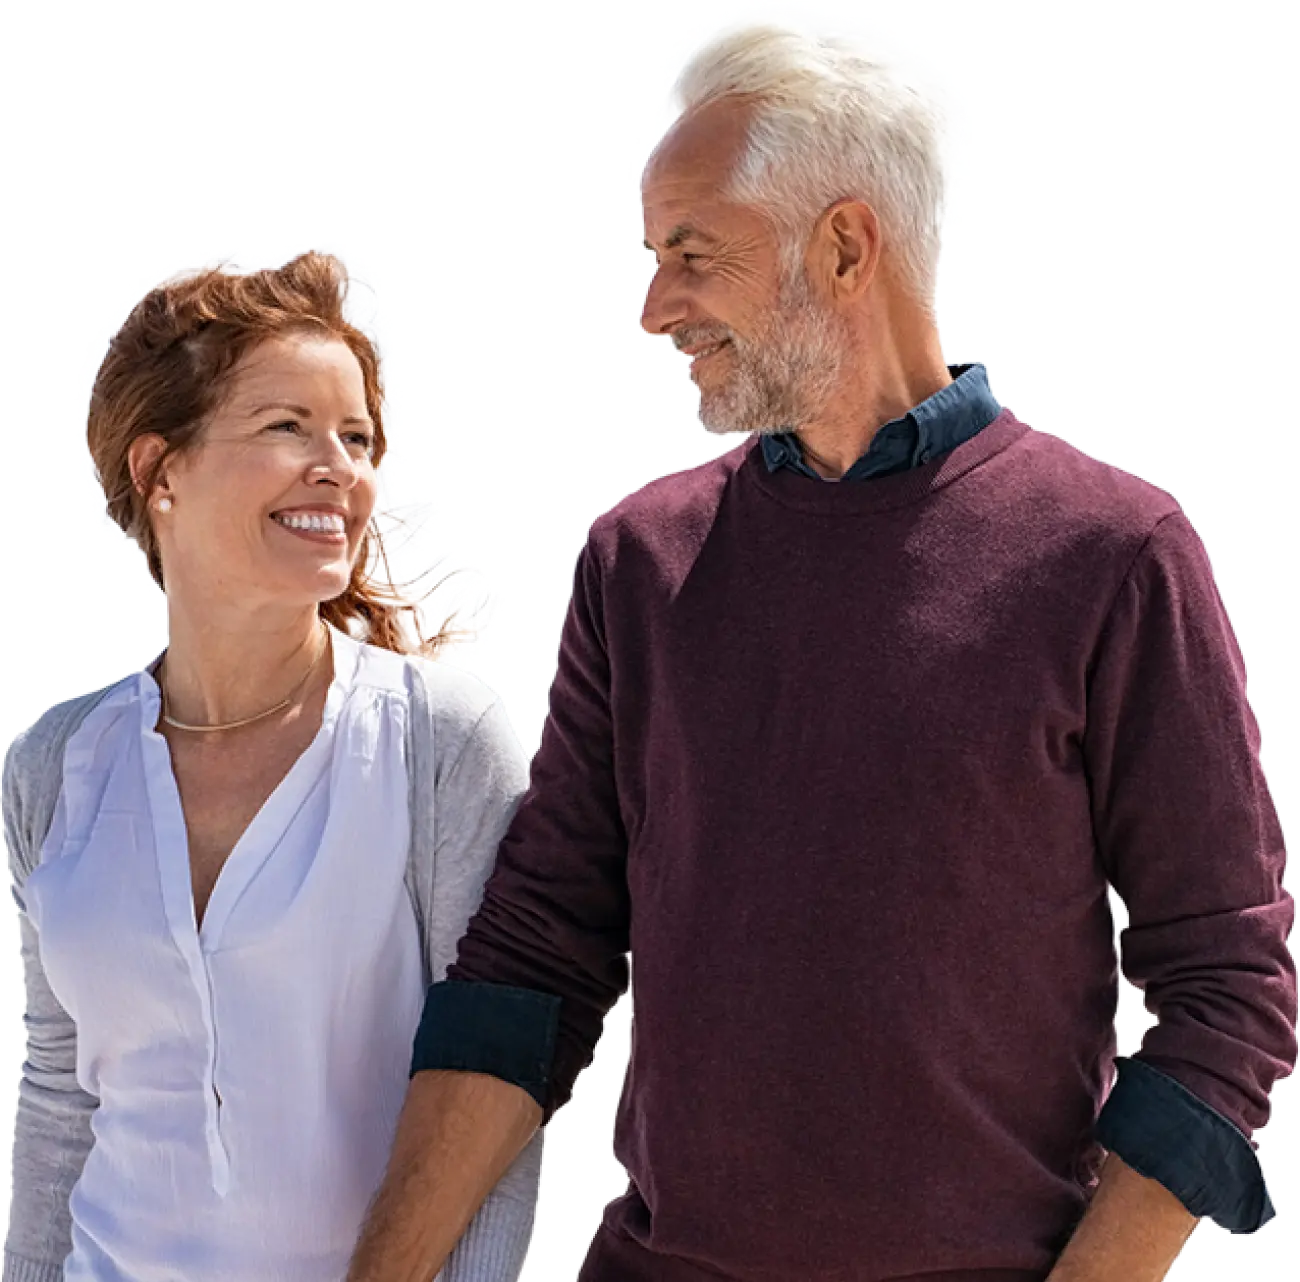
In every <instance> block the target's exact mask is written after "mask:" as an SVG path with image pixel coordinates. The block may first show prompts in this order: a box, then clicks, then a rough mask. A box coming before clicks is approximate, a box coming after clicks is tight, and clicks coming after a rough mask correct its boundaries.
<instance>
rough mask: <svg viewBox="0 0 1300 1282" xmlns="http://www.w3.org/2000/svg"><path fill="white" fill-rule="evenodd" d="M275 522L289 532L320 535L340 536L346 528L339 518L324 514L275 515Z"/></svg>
mask: <svg viewBox="0 0 1300 1282" xmlns="http://www.w3.org/2000/svg"><path fill="white" fill-rule="evenodd" d="M275 520H277V521H278V522H279V523H280V524H281V525H284V526H288V528H289V529H291V530H316V531H318V532H319V533H322V534H342V533H343V532H344V530H345V528H346V527H345V525H344V522H343V518H342V517H341V516H331V515H328V514H326V513H324V512H310V513H302V514H300V515H293V514H290V515H281V514H280V513H277V514H276V516H275Z"/></svg>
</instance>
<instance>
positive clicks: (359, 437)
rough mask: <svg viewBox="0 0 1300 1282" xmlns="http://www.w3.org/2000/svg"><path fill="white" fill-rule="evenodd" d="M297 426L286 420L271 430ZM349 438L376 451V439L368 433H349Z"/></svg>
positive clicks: (274, 425)
mask: <svg viewBox="0 0 1300 1282" xmlns="http://www.w3.org/2000/svg"><path fill="white" fill-rule="evenodd" d="M296 426H298V424H296V423H295V421H294V420H292V419H286V420H285V421H283V423H273V424H272V425H270V429H269V430H272V432H276V430H278V429H279V428H296ZM348 436H350V437H352V438H354V439H355V441H356V442H357V443H359V445H360V446H363V447H364V449H367V450H373V449H374V438H373V437H372V436H369V434H368V433H365V432H348Z"/></svg>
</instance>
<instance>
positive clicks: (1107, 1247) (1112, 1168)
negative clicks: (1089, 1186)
mask: <svg viewBox="0 0 1300 1282" xmlns="http://www.w3.org/2000/svg"><path fill="white" fill-rule="evenodd" d="M1196 1225H1197V1220H1196V1217H1195V1216H1194V1215H1192V1214H1191V1213H1190V1212H1189V1211H1188V1210H1187V1209H1186V1207H1184V1206H1183V1204H1182V1203H1181V1202H1180V1201H1179V1200H1178V1199H1177V1198H1176V1197H1175V1196H1174V1195H1173V1194H1172V1193H1171V1192H1169V1190H1168V1189H1167V1188H1165V1187H1164V1185H1163V1184H1158V1183H1157V1182H1156V1181H1155V1180H1149V1179H1147V1178H1146V1176H1145V1175H1139V1174H1138V1173H1137V1172H1136V1171H1135V1170H1134V1169H1133V1168H1132V1167H1131V1166H1129V1165H1127V1163H1125V1162H1124V1161H1122V1160H1121V1159H1120V1158H1119V1157H1117V1156H1116V1155H1115V1154H1114V1153H1108V1154H1107V1155H1106V1161H1105V1164H1104V1165H1103V1166H1102V1168H1101V1180H1100V1182H1099V1183H1098V1185H1097V1191H1096V1193H1094V1194H1093V1198H1092V1202H1091V1203H1090V1205H1089V1207H1088V1209H1087V1211H1086V1212H1085V1213H1084V1216H1083V1219H1082V1220H1080V1221H1079V1227H1078V1228H1077V1229H1076V1230H1075V1231H1074V1236H1073V1237H1072V1238H1071V1239H1070V1244H1069V1245H1068V1246H1067V1247H1066V1248H1065V1251H1064V1252H1063V1253H1062V1255H1061V1258H1060V1259H1059V1260H1058V1261H1057V1262H1056V1267H1055V1268H1054V1269H1053V1270H1052V1271H1051V1273H1050V1274H1048V1277H1047V1282H1161V1279H1162V1278H1164V1276H1165V1274H1167V1273H1168V1272H1169V1268H1170V1266H1171V1265H1172V1264H1173V1262H1174V1260H1175V1259H1176V1258H1177V1256H1178V1253H1179V1251H1181V1250H1182V1249H1183V1244H1184V1243H1185V1242H1186V1241H1187V1239H1188V1237H1189V1236H1190V1235H1191V1232H1192V1230H1193V1229H1194V1228H1195V1227H1196Z"/></svg>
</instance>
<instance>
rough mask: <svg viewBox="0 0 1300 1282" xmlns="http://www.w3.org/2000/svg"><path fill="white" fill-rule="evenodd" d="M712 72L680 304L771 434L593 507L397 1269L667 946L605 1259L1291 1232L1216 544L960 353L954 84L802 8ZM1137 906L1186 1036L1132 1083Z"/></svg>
mask: <svg viewBox="0 0 1300 1282" xmlns="http://www.w3.org/2000/svg"><path fill="white" fill-rule="evenodd" d="M681 90H682V97H683V107H684V110H683V114H682V116H681V118H680V119H679V120H678V122H677V123H676V124H675V125H674V127H673V128H672V130H671V131H670V132H669V133H668V135H667V136H666V137H665V139H664V140H663V141H662V143H661V144H660V146H659V148H658V149H657V150H656V152H655V154H654V155H653V156H652V158H651V160H650V162H649V165H648V166H647V169H646V171H645V176H644V180H643V188H642V193H643V199H644V209H645V232H646V243H647V245H648V246H649V247H650V248H651V249H652V250H653V252H654V254H655V257H656V260H657V263H658V270H657V272H656V274H655V277H654V280H653V282H652V284H651V286H650V290H649V295H648V297H647V300H646V305H645V313H644V316H643V324H644V325H645V327H646V328H647V329H648V330H649V331H650V332H651V333H655V334H666V335H669V336H671V338H672V339H673V342H674V343H675V344H676V345H677V347H678V348H680V349H681V350H682V351H684V352H686V353H687V354H688V355H690V356H692V358H693V360H692V365H691V374H692V377H693V378H694V380H695V382H696V383H697V385H698V387H699V390H700V403H701V417H702V418H703V420H704V422H705V424H706V425H707V426H708V427H709V428H710V429H711V430H714V431H718V432H732V431H736V432H748V433H753V434H755V435H754V436H753V437H752V438H751V439H749V440H746V441H745V442H744V443H743V444H742V445H741V446H740V447H739V448H737V449H735V450H733V451H731V452H730V453H728V454H726V455H724V456H723V457H722V458H721V459H718V460H716V461H715V462H713V463H710V464H707V465H706V466H704V467H701V468H697V469H695V470H693V471H691V472H687V473H684V474H681V475H679V476H673V477H668V478H666V479H664V480H661V481H659V482H656V483H655V484H652V485H650V486H649V487H648V488H646V489H645V490H643V491H641V492H640V493H639V494H636V495H633V496H632V497H631V498H629V499H628V500H626V501H625V502H624V503H623V504H621V505H620V506H619V507H618V508H616V509H615V510H614V511H613V512H611V513H609V514H607V515H606V516H604V517H602V518H601V519H600V520H598V521H597V522H596V523H595V525H594V526H593V528H592V532H591V537H590V539H589V542H588V544H587V547H586V548H585V550H584V551H583V554H582V556H581V558H580V560H579V564H578V571H577V577H576V581H575V586H574V595H573V601H572V605H571V608H570V611H569V615H568V618H567V621H566V624H565V629H564V635H563V639H562V642H561V652H560V660H559V670H558V674H557V677H556V681H555V685H554V687H553V690H552V696H551V709H550V715H549V718H548V721H547V724H546V728H545V732H544V735H543V740H542V745H541V748H540V751H539V752H538V755H537V757H536V759H535V761H534V763H533V772H532V781H531V787H530V789H529V792H528V794H527V796H526V797H525V799H524V801H523V803H522V805H521V808H520V810H519V812H518V814H517V816H516V818H515V821H514V823H513V825H512V827H511V830H510V832H509V833H508V835H507V837H506V839H505V841H504V843H503V845H502V847H501V850H500V854H499V858H498V864H497V870H496V872H495V874H494V876H493V879H492V881H491V882H490V883H489V886H488V888H487V892H486V894H485V898H484V902H483V905H482V908H481V910H480V912H479V914H478V915H477V917H476V918H475V919H474V921H473V922H472V923H471V925H470V928H469V931H468V933H467V935H466V937H465V939H464V940H463V941H462V942H461V946H460V953H459V958H458V961H457V964H456V965H455V966H454V967H453V968H452V969H451V970H450V971H449V976H448V982H445V983H441V984H436V985H435V986H434V987H433V988H432V989H431V990H430V993H429V999H428V1004H427V1007H426V1012H425V1018H424V1021H423V1023H422V1025H421V1030H420V1036H419V1038H418V1040H417V1046H416V1054H415V1064H414V1067H415V1070H416V1072H415V1075H414V1079H413V1082H412V1087H411V1094H410V1097H409V1099H408V1103H407V1108H406V1113H405V1115H404V1118H403V1122H402V1128H401V1132H400V1135H399V1140H398V1143H397V1146H396V1149H395V1152H394V1156H393V1161H392V1166H391V1169H390V1173H389V1178H388V1180H387V1182H386V1184H385V1188H384V1189H383V1191H382V1192H381V1195H380V1197H379V1199H378V1201H377V1203H376V1206H375V1208H374V1211H373V1214H372V1219H371V1223H370V1227H369V1230H368V1232H367V1234H366V1235H365V1236H364V1237H363V1241H362V1245H361V1247H360V1249H359V1251H358V1256H357V1260H356V1263H355V1265H354V1271H353V1277H354V1279H356V1280H357V1282H363V1280H364V1282H375V1280H377V1279H383V1280H384V1282H398V1280H399V1279H400V1280H402V1282H406V1280H407V1279H412V1280H413V1279H417V1278H428V1277H429V1276H431V1274H432V1273H433V1272H434V1271H435V1270H436V1269H437V1268H438V1267H439V1266H440V1264H441V1262H442V1260H443V1259H444V1258H445V1256H446V1254H447V1252H448V1251H449V1250H450V1248H451V1246H452V1245H453V1244H454V1243H455V1241H456V1239H457V1237H458V1235H459V1234H460V1233H461V1232H462V1230H463V1228H464V1226H465V1225H466V1224H467V1223H469V1222H470V1219H471V1217H472V1216H473V1214H474V1212H475V1209H476V1207H477V1205H478V1203H479V1201H480V1200H481V1199H482V1198H483V1197H484V1195H485V1194H486V1192H487V1191H488V1190H489V1189H490V1188H491V1187H492V1185H493V1183H494V1181H495V1180H496V1179H497V1178H498V1176H499V1175H500V1173H501V1172H502V1171H503V1170H504V1169H505V1167H506V1166H507V1165H508V1163H509V1162H510V1161H511V1160H512V1158H513V1157H514V1155H515V1154H516V1153H517V1152H518V1151H519V1149H520V1147H521V1146H522V1145H523V1143H524V1142H525V1141H526V1139H527V1138H528V1136H529V1134H530V1133H531V1132H532V1130H533V1129H534V1127H535V1126H536V1125H537V1123H538V1122H539V1121H541V1120H544V1119H545V1118H547V1117H549V1116H550V1115H551V1114H552V1113H553V1111H554V1110H555V1109H556V1108H557V1107H559V1106H560V1105H561V1104H563V1103H564V1101H565V1100H566V1099H567V1098H568V1096H569V1093H570V1090H571V1088H572V1085H573V1081H574V1078H575V1077H576V1075H577V1074H578V1072H579V1071H580V1070H581V1069H582V1067H584V1066H585V1065H586V1064H587V1063H588V1062H589V1060H590V1058H591V1054H592V1048H593V1046H594V1044H595V1042H596V1039H597V1037H598V1036H599V1033H600V1029H601V1021H602V1019H603V1016H604V1015H605V1013H606V1011H607V1010H608V1009H609V1007H610V1006H611V1005H612V1004H613V1002H614V1001H615V1000H616V999H617V998H618V996H619V995H620V994H621V992H622V991H623V989H624V987H625V985H626V983H627V977H628V971H627V967H626V956H627V954H628V952H629V949H630V952H631V954H632V956H633V957H634V959H635V1023H634V1028H633V1042H632V1062H631V1066H630V1070H629V1073H628V1078H627V1085H626V1088H625V1092H624V1096H623V1101H622V1104H621V1107H620V1110H619V1116H618V1124H617V1133H616V1138H615V1145H616V1151H617V1153H618V1156H619V1158H620V1159H621V1160H622V1161H623V1163H624V1165H625V1166H626V1167H627V1169H628V1172H629V1174H630V1176H631V1182H630V1186H629V1189H628V1192H627V1193H626V1195H625V1196H623V1197H622V1198H620V1199H619V1200H618V1201H616V1202H615V1203H613V1205H612V1206H611V1207H610V1208H609V1209H608V1211H607V1212H606V1216H605V1221H604V1224H603V1225H602V1227H601V1228H600V1230H599V1232H598V1233H597V1236H596V1239H595V1241H594V1243H593V1245H592V1248H591V1251H590V1253H589V1255H588V1258H587V1261H586V1264H585V1266H584V1268H583V1271H582V1274H581V1279H582V1282H706V1280H708V1279H715V1280H716V1279H720V1278H721V1279H732V1280H734V1282H760V1280H761V1282H886V1280H887V1282H900V1280H902V1279H918V1280H919V1279H920V1278H921V1277H923V1278H924V1279H925V1282H1041V1280H1042V1279H1043V1278H1045V1277H1046V1278H1050V1279H1051V1282H1148V1280H1151V1282H1154V1280H1156V1279H1159V1278H1162V1277H1164V1276H1165V1273H1166V1271H1167V1269H1168V1267H1169V1265H1170V1263H1171V1262H1172V1260H1173V1259H1174V1257H1175V1256H1176V1254H1177V1253H1178V1251H1179V1249H1180V1247H1181V1245H1182V1243H1183V1242H1184V1241H1185V1239H1186V1237H1187V1235H1188V1234H1189V1233H1190V1232H1191V1230H1192V1228H1193V1226H1194V1224H1195V1223H1196V1219H1197V1218H1198V1217H1200V1216H1210V1217H1212V1218H1214V1219H1215V1220H1217V1221H1218V1222H1219V1223H1221V1224H1223V1225H1225V1226H1226V1227H1228V1228H1230V1229H1233V1230H1234V1231H1251V1230H1253V1229H1255V1228H1257V1227H1259V1225H1260V1224H1262V1223H1263V1222H1264V1221H1265V1220H1266V1219H1268V1218H1269V1216H1270V1215H1271V1213H1272V1212H1271V1206H1270V1204H1269V1200H1268V1196H1267V1192H1266V1190H1265V1187H1264V1182H1263V1177H1262V1175H1261V1173H1260V1170H1259V1167H1258V1164H1257V1162H1256V1159H1255V1155H1254V1151H1253V1147H1252V1144H1251V1142H1250V1140H1249V1138H1248V1137H1249V1135H1250V1134H1251V1132H1252V1130H1253V1129H1255V1128H1257V1127H1259V1126H1260V1125H1262V1124H1263V1122H1264V1121H1265V1119H1266V1117H1267V1114H1268V1099H1267V1096H1268V1091H1269V1089H1270V1087H1271V1085H1272V1083H1273V1082H1274V1081H1275V1080H1276V1079H1277V1078H1278V1077H1279V1076H1282V1075H1284V1074H1285V1073H1287V1072H1289V1071H1290V1069H1291V1067H1292V1066H1293V1064H1294V1060H1295V1053H1296V1044H1295V1013H1296V986H1295V971H1294V967H1293V965H1292V962H1291V959H1290V957H1289V955H1288V953H1287V950H1286V946H1285V940H1286V937H1287V934H1288V932H1289V929H1290V926H1291V922H1292V911H1293V906H1292V903H1291V900H1290V898H1289V896H1288V895H1287V894H1286V892H1285V891H1284V890H1283V889H1282V887H1281V880H1280V879H1281V873H1282V867H1283V859H1284V856H1283V849H1282V843H1281V836H1280V833H1279V831H1278V826H1277V820H1276V817H1275V814H1274V811H1273V808H1272V805H1271V802H1270V800H1269V797H1268V794H1267V790H1266V787H1265V783H1264V779H1263V777H1262V774H1261V772H1260V767H1259V761H1258V753H1257V748H1258V740H1257V733H1256V728H1255V723H1254V720H1253V718H1252V716H1251V712H1250V709H1249V707H1248V706H1247V703H1246V699H1245V693H1244V676H1243V673H1242V669H1241V664H1240V657H1239V655H1238V652H1237V649H1236V645H1235V642H1234V640H1233V637H1232V633H1231V630H1230V628H1229V625H1228V622H1227V619H1226V618H1225V616H1224V613H1223V609H1222V606H1221V604H1220V602H1219V599H1218V597H1217V594H1216V591H1215V588H1214V583H1213V579H1212V576H1211V573H1210V568H1209V565H1208V562H1207V560H1206V558H1205V554H1204V551H1203V549H1202V547H1201V544H1200V542H1199V541H1198V539H1197V537H1196V535H1195V533H1194V531H1193V530H1192V528H1191V526H1190V525H1189V524H1188V522H1187V520H1186V518H1185V516H1184V515H1183V514H1182V512H1181V511H1180V509H1179V507H1178V505H1177V504H1176V503H1175V502H1174V500H1172V499H1171V498H1169V497H1168V496H1167V495H1165V494H1164V493H1162V492H1161V491H1159V490H1156V489H1154V488H1152V487H1150V486H1148V485H1146V484H1144V483H1142V482H1140V481H1138V480H1136V479H1134V478H1132V477H1130V476H1127V475H1125V474H1123V473H1121V472H1118V471H1116V470H1114V469H1112V468H1109V467H1106V466H1104V465H1102V464H1100V463H1097V462H1094V461H1092V460H1091V459H1088V458H1086V457H1084V456H1083V455H1081V454H1080V453H1078V452H1077V451H1076V450H1073V449H1072V448H1070V447H1069V446H1067V445H1065V444H1063V443H1062V442H1060V441H1058V440H1056V439H1054V438H1052V437H1050V436H1047V435H1045V434H1041V433H1038V432H1035V431H1033V430H1031V429H1030V428H1028V427H1027V426H1026V425H1024V424H1022V423H1021V422H1019V421H1018V420H1017V419H1016V418H1015V417H1014V416H1013V415H1012V414H1011V413H1010V412H1009V411H1006V410H1003V409H1002V408H1001V407H1000V406H999V405H998V404H997V403H996V401H995V400H994V399H993V396H992V393H991V392H990V391H989V388H988V384H987V381H986V378H985V375H984V371H983V369H982V368H981V367H980V366H967V367H957V368H951V369H950V368H948V367H947V366H945V364H944V362H943V359H942V357H941V355H940V345H939V340H938V335H937V332H936V329H935V325H934V319H933V312H932V306H931V302H932V292H933V281H934V266H935V259H936V256H937V240H938V237H937V222H938V207H939V200H940V193H941V186H942V184H941V177H940V172H939V167H938V164H937V161H936V158H935V141H934V131H933V128H932V125H931V121H930V117H929V115H928V113H927V111H926V108H925V106H924V104H923V103H921V102H920V101H919V100H918V99H917V98H916V97H915V96H913V95H912V94H910V93H909V92H908V91H907V90H905V89H903V88H901V87H900V86H898V85H897V84H896V83H895V82H894V81H893V80H892V79H891V78H890V77H889V76H888V75H887V74H886V73H885V72H884V71H883V70H882V69H880V68H879V67H876V66H873V65H871V64H869V63H867V62H865V61H863V60H862V59H860V58H857V57H855V56H853V55H852V54H851V53H849V52H848V51H846V50H843V49H842V48H840V47H838V46H831V45H827V44H822V43H817V42H810V41H805V40H802V39H800V38H798V37H794V36H791V35H788V34H785V33H781V32H774V31H770V30H756V31H750V32H746V33H742V34H740V35H738V36H735V37H732V38H729V39H728V40H726V41H723V42H721V43H720V44H719V45H717V46H715V47H713V48H711V49H709V50H707V51H705V52H704V53H703V54H702V55H700V57H699V58H698V59H697V60H696V62H695V63H693V64H692V66H691V67H690V68H689V69H688V71H687V72H686V74H685V76H684V78H683V81H682V85H681ZM1108 884H1109V885H1113V886H1114V887H1115V888H1116V889H1117V891H1118V892H1119V894H1120V895H1121V896H1122V897H1123V899H1124V900H1125V901H1126V903H1127V906H1128V910H1129V915H1130V926H1129V929H1128V930H1127V931H1126V932H1125V935H1124V937H1123V941H1122V961H1123V966H1124V969H1125V973H1126V974H1127V976H1128V977H1129V978H1130V979H1131V980H1132V981H1133V982H1135V983H1137V984H1139V985H1141V986H1143V987H1144V988H1145V990H1146V997H1147V1003H1148V1006H1149V1007H1150V1008H1151V1009H1152V1010H1153V1012H1154V1013H1155V1014H1156V1015H1157V1016H1158V1022H1157V1024H1156V1025H1155V1027H1154V1028H1153V1029H1152V1030H1151V1031H1150V1033H1149V1034H1148V1035H1147V1037H1146V1039H1145V1041H1144V1043H1143V1047H1142V1050H1141V1051H1140V1053H1139V1054H1137V1055H1136V1056H1134V1057H1133V1058H1131V1059H1127V1060H1121V1061H1119V1069H1118V1080H1117V1081H1116V1083H1115V1085H1114V1088H1113V1090H1112V1089H1111V1086H1112V1077H1113V1076H1114V1072H1113V1070H1114V1065H1115V1038H1114V1028H1113V1016H1114V1011H1115V1001H1116V976H1115V956H1114V945H1113V938H1112V923H1111V918H1110V914H1109V909H1108V903H1107V886H1108ZM1108 1092H1109V1095H1108ZM1103 1101H1104V1107H1102V1105H1103ZM1139 1172H1140V1173H1139Z"/></svg>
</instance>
